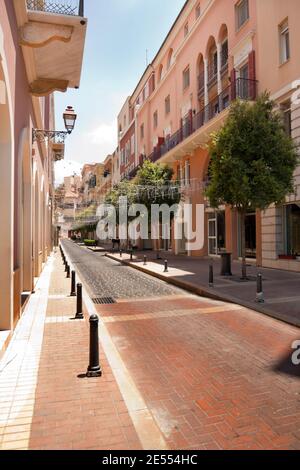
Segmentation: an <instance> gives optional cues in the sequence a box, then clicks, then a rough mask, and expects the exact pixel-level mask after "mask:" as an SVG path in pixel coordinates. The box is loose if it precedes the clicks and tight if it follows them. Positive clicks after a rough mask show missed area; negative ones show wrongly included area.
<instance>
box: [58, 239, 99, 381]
mask: <svg viewBox="0 0 300 470" xmlns="http://www.w3.org/2000/svg"><path fill="white" fill-rule="evenodd" d="M59 249H60V253H61V256H62V259H63V263H64V265H65V272H66V273H67V278H70V277H71V293H70V296H71V297H75V296H76V315H75V320H83V319H84V315H83V301H82V284H79V283H78V284H77V285H76V272H75V271H74V270H72V272H71V270H70V265H69V264H68V262H67V259H66V255H65V253H64V251H63V249H62V247H61V245H60V246H59ZM89 323H90V348H89V365H88V368H87V373H86V374H85V377H88V378H96V377H101V376H102V370H101V365H100V358H99V317H98V316H97V315H92V316H91V317H90V320H89Z"/></svg>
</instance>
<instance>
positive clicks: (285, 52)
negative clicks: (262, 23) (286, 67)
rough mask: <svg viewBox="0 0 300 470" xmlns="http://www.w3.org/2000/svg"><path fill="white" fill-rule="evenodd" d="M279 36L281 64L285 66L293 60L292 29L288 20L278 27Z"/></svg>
mask: <svg viewBox="0 0 300 470" xmlns="http://www.w3.org/2000/svg"><path fill="white" fill-rule="evenodd" d="M278 34H279V64H280V65H283V64H285V63H286V62H288V61H289V60H290V58H291V43H290V28H289V21H288V18H286V19H285V20H284V21H282V23H280V25H279V26H278Z"/></svg>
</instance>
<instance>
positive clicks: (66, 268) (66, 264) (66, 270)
mask: <svg viewBox="0 0 300 470" xmlns="http://www.w3.org/2000/svg"><path fill="white" fill-rule="evenodd" d="M68 266H69V265H68V262H67V261H66V263H65V273H67V272H68Z"/></svg>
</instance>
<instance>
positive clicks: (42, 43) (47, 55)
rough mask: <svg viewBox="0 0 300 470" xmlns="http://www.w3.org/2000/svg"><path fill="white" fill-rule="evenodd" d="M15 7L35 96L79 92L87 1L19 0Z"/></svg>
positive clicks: (28, 74) (32, 92)
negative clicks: (58, 92) (59, 92)
mask: <svg viewBox="0 0 300 470" xmlns="http://www.w3.org/2000/svg"><path fill="white" fill-rule="evenodd" d="M14 6H15V12H16V17H17V22H18V27H19V35H20V45H21V47H22V51H23V56H24V61H25V66H26V71H27V76H28V81H29V87H30V91H31V94H32V95H33V96H38V97H40V96H46V95H48V94H50V93H52V92H54V91H62V92H64V91H66V90H67V89H68V88H78V87H79V85H80V78H81V69H82V61H83V51H84V44H85V36H86V28H87V20H86V18H84V0H27V1H26V0H21V1H16V0H15V1H14Z"/></svg>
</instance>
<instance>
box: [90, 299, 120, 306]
mask: <svg viewBox="0 0 300 470" xmlns="http://www.w3.org/2000/svg"><path fill="white" fill-rule="evenodd" d="M93 303H94V304H96V305H111V304H116V303H117V302H116V301H115V299H113V298H112V297H97V298H95V299H93Z"/></svg>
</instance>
